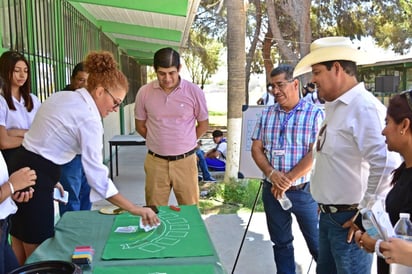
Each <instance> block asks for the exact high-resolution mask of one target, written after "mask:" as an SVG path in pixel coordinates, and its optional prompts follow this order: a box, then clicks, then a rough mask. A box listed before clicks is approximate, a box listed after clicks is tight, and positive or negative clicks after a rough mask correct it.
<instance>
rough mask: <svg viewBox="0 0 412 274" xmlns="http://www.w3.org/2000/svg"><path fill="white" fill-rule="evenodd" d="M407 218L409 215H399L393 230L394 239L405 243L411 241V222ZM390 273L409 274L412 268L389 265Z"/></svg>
mask: <svg viewBox="0 0 412 274" xmlns="http://www.w3.org/2000/svg"><path fill="white" fill-rule="evenodd" d="M409 218H410V214H409V213H399V220H398V222H397V223H396V224H395V227H394V230H395V233H396V237H398V238H401V239H404V240H407V241H412V222H411V221H410V219H409ZM390 272H391V274H411V273H412V267H408V266H404V265H400V264H391V266H390Z"/></svg>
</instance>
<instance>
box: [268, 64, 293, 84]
mask: <svg viewBox="0 0 412 274" xmlns="http://www.w3.org/2000/svg"><path fill="white" fill-rule="evenodd" d="M294 69H295V68H294V67H293V66H291V65H288V64H281V65H279V66H278V67H276V68H274V69H273V70H272V72H271V73H270V77H275V76H277V75H279V74H285V79H286V80H292V79H293V70H294Z"/></svg>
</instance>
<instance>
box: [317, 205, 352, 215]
mask: <svg viewBox="0 0 412 274" xmlns="http://www.w3.org/2000/svg"><path fill="white" fill-rule="evenodd" d="M319 209H320V211H321V212H322V213H337V212H344V211H357V210H358V204H353V205H324V204H319Z"/></svg>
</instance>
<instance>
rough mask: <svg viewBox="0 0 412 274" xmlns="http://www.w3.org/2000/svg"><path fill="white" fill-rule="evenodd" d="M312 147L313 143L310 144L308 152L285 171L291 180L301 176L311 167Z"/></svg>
mask: <svg viewBox="0 0 412 274" xmlns="http://www.w3.org/2000/svg"><path fill="white" fill-rule="evenodd" d="M312 147H313V144H311V145H310V148H309V152H308V153H307V154H306V155H305V156H304V157H303V158H302V159H301V160H300V161H299V162H298V163H297V164H296V165H295V166H294V167H293V168H292V169H291V170H289V172H287V173H286V176H287V177H288V178H289V179H290V180H291V181H292V182H294V181H296V180H297V179H299V178H300V177H302V176H305V175H306V174H307V173H308V172H309V171H310V169H311V168H312V165H313V158H312Z"/></svg>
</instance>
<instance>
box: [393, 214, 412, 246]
mask: <svg viewBox="0 0 412 274" xmlns="http://www.w3.org/2000/svg"><path fill="white" fill-rule="evenodd" d="M409 218H410V214H409V213H399V220H398V222H397V223H396V224H395V227H394V230H395V234H396V237H398V238H401V239H404V240H407V241H412V223H411V221H410V219H409Z"/></svg>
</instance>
